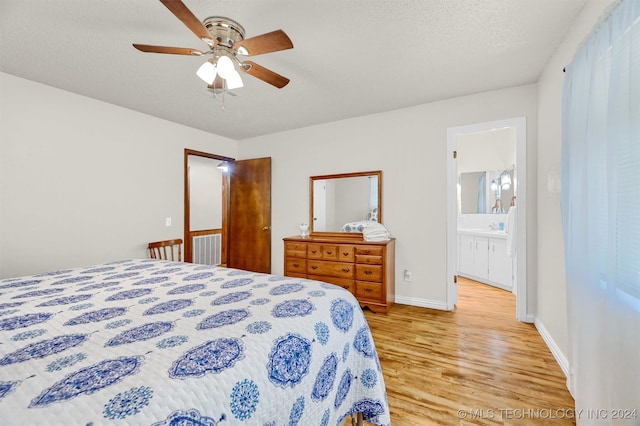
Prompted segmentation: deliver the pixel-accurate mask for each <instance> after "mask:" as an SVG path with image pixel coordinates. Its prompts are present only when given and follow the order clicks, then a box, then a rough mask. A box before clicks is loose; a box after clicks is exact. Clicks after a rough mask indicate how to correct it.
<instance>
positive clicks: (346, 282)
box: [307, 275, 356, 293]
mask: <svg viewBox="0 0 640 426" xmlns="http://www.w3.org/2000/svg"><path fill="white" fill-rule="evenodd" d="M307 278H308V279H310V280H316V281H324V282H325V283H330V284H335V285H337V286H340V287H342V288H344V289H346V290H349V292H351V293H355V289H356V283H355V281H353V280H351V279H348V278H336V277H323V276H320V275H307Z"/></svg>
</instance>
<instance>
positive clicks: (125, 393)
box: [0, 259, 390, 426]
mask: <svg viewBox="0 0 640 426" xmlns="http://www.w3.org/2000/svg"><path fill="white" fill-rule="evenodd" d="M353 413H361V414H360V417H362V418H364V420H366V421H368V422H370V423H372V424H376V425H389V424H390V419H389V409H388V403H387V399H386V392H385V386H384V380H383V377H382V373H381V368H380V363H379V360H378V355H377V352H376V348H375V345H374V342H373V339H372V336H371V333H370V330H369V327H368V325H367V322H366V319H365V317H364V315H363V314H362V311H361V310H360V308H359V305H358V302H357V301H356V300H355V298H354V297H353V296H352V295H351V294H350V293H349V292H348V291H346V290H344V289H342V288H341V287H338V286H334V285H331V284H326V283H322V282H318V281H312V280H304V279H295V278H288V277H282V276H276V275H268V274H258V273H252V272H248V271H242V270H237V269H230V268H221V267H214V266H205V265H194V264H190V263H177V262H168V261H162V260H153V259H133V260H126V261H121V262H115V263H109V264H103V265H96V266H90V267H84V268H77V269H69V270H64V271H57V272H52V273H47V274H41V275H34V276H29V277H20V278H12V279H6V280H2V281H0V423H1V424H3V425H5V424H6V425H14V424H15V425H22V424H47V425H52V424H60V425H95V426H97V425H101V424H109V425H178V424H190V425H210V426H213V425H221V426H226V425H236V424H241V425H260V426H267V425H269V426H275V425H278V426H281V425H301V426H307V425H323V426H324V425H342V424H344V422H345V421H346V420H347V418H348V416H350V415H352V414H353Z"/></svg>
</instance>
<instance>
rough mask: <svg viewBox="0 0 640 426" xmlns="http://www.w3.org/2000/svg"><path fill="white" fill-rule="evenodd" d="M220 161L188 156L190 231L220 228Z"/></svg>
mask: <svg viewBox="0 0 640 426" xmlns="http://www.w3.org/2000/svg"><path fill="white" fill-rule="evenodd" d="M218 164H220V160H217V159H215V158H207V157H199V156H197V155H190V156H189V203H190V204H189V212H190V213H191V218H190V219H189V227H190V228H191V231H201V230H204V229H218V228H222V170H221V169H219V168H218Z"/></svg>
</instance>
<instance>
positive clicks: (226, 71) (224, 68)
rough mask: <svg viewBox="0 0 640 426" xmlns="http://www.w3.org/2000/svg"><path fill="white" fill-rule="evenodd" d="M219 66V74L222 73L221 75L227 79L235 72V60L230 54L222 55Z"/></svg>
mask: <svg viewBox="0 0 640 426" xmlns="http://www.w3.org/2000/svg"><path fill="white" fill-rule="evenodd" d="M217 67H218V74H220V77H222V78H224V79H225V80H226V79H227V78H229V77H230V76H231V75H232V74H233V73H234V72H235V68H234V67H233V62H232V61H231V58H229V57H228V56H224V55H223V56H220V59H218V63H217Z"/></svg>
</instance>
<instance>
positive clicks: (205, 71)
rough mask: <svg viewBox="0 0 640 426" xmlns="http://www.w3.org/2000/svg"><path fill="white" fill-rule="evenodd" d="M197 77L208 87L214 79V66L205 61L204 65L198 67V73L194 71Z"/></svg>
mask: <svg viewBox="0 0 640 426" xmlns="http://www.w3.org/2000/svg"><path fill="white" fill-rule="evenodd" d="M196 74H197V75H198V77H200V78H201V79H202V80H204V82H205V83H207V84H208V85H209V86H211V85H212V84H213V81H214V80H215V79H216V66H215V65H213V64H212V63H211V62H209V61H207V62H205V63H204V64H202V65H200V68H198V71H196Z"/></svg>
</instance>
